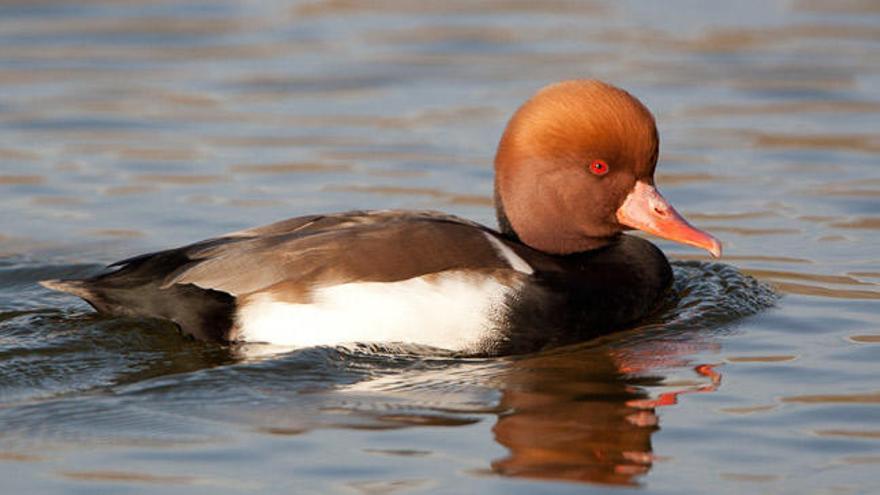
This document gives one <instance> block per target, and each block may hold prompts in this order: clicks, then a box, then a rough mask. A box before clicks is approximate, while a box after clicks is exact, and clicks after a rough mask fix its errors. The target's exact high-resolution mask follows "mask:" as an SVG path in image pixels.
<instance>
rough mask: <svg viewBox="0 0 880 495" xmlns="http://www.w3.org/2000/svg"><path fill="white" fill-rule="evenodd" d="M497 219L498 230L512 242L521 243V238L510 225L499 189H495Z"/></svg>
mask: <svg viewBox="0 0 880 495" xmlns="http://www.w3.org/2000/svg"><path fill="white" fill-rule="evenodd" d="M495 218H496V219H497V220H498V230H499V231H500V232H501V233H502V234H504V237H507V238H508V239H510V240H513V241H517V242H521V241H520V239H519V236H518V235H516V232H515V231H514V230H513V226H512V225H510V220H508V219H507V212H505V211H504V204H502V203H501V195H500V194H499V193H498V187H495Z"/></svg>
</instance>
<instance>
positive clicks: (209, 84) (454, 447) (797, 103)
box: [0, 0, 880, 494]
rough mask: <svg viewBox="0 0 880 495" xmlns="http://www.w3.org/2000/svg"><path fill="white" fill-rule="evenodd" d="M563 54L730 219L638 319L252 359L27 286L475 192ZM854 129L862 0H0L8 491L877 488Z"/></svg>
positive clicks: (868, 94) (668, 167)
mask: <svg viewBox="0 0 880 495" xmlns="http://www.w3.org/2000/svg"><path fill="white" fill-rule="evenodd" d="M572 77H598V78H602V79H606V80H609V81H612V82H615V83H617V84H619V85H622V86H624V87H625V88H627V89H629V90H630V91H631V92H633V93H634V94H636V95H638V96H639V97H640V98H641V99H642V100H643V101H644V102H645V103H646V104H647V105H648V107H650V108H651V109H653V111H654V113H655V115H656V117H657V120H658V123H659V126H660V132H661V140H662V149H661V164H660V168H659V172H658V184H659V186H660V188H661V190H662V191H663V192H664V193H665V194H666V196H667V197H668V198H669V199H670V200H671V201H672V202H673V203H674V204H676V205H677V206H678V208H679V210H680V211H682V212H683V213H685V215H686V216H688V217H689V218H690V219H691V220H692V221H693V222H694V223H696V224H698V225H699V226H701V227H704V228H706V229H707V230H709V231H711V232H713V233H715V234H716V235H718V236H719V237H721V238H722V240H723V241H724V242H725V248H726V256H725V258H724V259H723V260H722V262H723V264H711V263H706V259H705V257H703V255H701V254H700V253H697V252H696V251H694V250H691V249H689V248H685V247H680V246H677V245H672V244H670V243H666V242H659V244H660V245H661V246H662V247H663V248H664V249H665V250H666V251H667V253H669V254H670V256H672V257H674V258H676V259H677V260H679V261H678V262H677V264H676V278H677V281H676V284H677V288H678V291H679V293H680V294H681V299H680V300H679V301H673V302H671V303H670V304H669V305H668V307H667V308H666V310H665V311H664V313H663V314H662V315H661V316H660V317H658V318H657V319H656V320H655V321H652V322H648V323H646V325H645V326H643V327H642V328H639V329H636V330H634V331H632V332H627V333H623V334H620V335H617V336H614V337H612V338H608V339H606V340H604V341H601V342H593V343H589V344H586V345H582V346H577V347H574V348H567V349H560V350H556V351H552V352H546V353H542V354H538V355H531V356H524V357H518V358H508V359H493V360H467V359H456V358H452V357H444V356H442V355H436V353H434V354H429V355H426V354H425V353H424V352H423V351H424V350H422V349H414V348H403V347H399V348H379V347H368V346H350V347H348V348H340V349H304V350H300V351H295V352H290V353H288V354H284V355H280V356H267V357H259V349H252V348H251V349H249V348H244V349H242V348H228V347H223V346H218V345H211V344H205V343H198V342H190V341H185V340H182V339H181V338H179V337H178V336H177V335H176V334H175V333H174V332H173V330H172V329H170V328H169V327H168V326H167V325H163V324H161V323H157V322H149V321H138V320H127V319H108V318H103V317H98V316H96V315H94V314H92V313H91V312H90V311H88V308H87V307H86V305H84V304H83V303H82V302H80V301H78V300H76V299H75V298H72V297H68V296H65V295H60V294H53V293H49V292H48V291H46V290H44V289H42V288H40V287H38V286H36V285H35V281H37V280H40V279H44V278H52V277H58V276H76V275H78V274H84V273H89V272H92V271H94V270H96V269H98V268H99V267H100V266H101V265H102V264H105V263H108V262H111V261H114V260H116V259H119V258H120V257H123V256H127V255H131V254H136V253H140V252H144V251H147V250H150V249H155V248H160V247H167V246H173V245H178V244H182V243H185V242H189V241H194V240H198V239H202V238H205V237H209V236H213V235H217V234H220V233H224V232H227V231H231V230H235V229H239V228H243V227H247V226H252V225H258V224H261V223H266V222H270V221H273V220H277V219H280V218H285V217H289V216H295V215H300V214H305V213H312V212H320V211H337V210H345V209H352V208H389V207H395V208H397V207H400V208H432V209H442V210H446V211H449V212H452V213H456V214H459V215H462V216H465V217H469V218H472V219H475V220H479V221H482V222H486V223H492V222H493V213H492V209H491V200H490V195H491V184H492V170H491V167H490V164H491V159H492V155H493V153H494V147H495V144H496V142H497V139H498V137H499V136H500V133H501V131H502V129H503V126H504V124H505V122H506V119H507V118H508V117H509V115H510V113H511V112H512V111H513V110H514V109H515V108H516V107H517V106H518V105H519V104H520V103H521V102H522V101H523V100H524V99H525V98H527V97H528V96H529V95H530V94H531V93H532V92H533V91H534V90H535V89H536V88H538V87H540V86H542V85H543V84H546V83H549V82H552V81H556V80H560V79H565V78H572ZM878 131H880V4H878V3H877V2H875V1H870V0H865V1H859V0H846V1H834V2H831V1H829V2H822V1H818V0H815V1H814V0H787V1H766V0H765V1H760V2H759V1H743V2H696V1H675V2H618V1H614V2H612V1H608V2H591V3H586V2H567V1H562V0H554V1H548V2H540V3H539V2H530V1H529V2H527V1H517V0H497V1H486V2H466V1H445V2H403V1H394V0H379V1H370V2H355V1H348V0H324V1H316V2H301V3H288V2H281V1H245V0H241V1H212V2H208V1H195V0H185V1H175V2H172V1H146V0H144V1H137V0H128V1H119V2H111V1H100V0H86V1H78V2H59V1H50V0H38V1H30V2H26V1H24V0H21V1H17V2H16V1H2V2H0V491H2V493H89V494H93V493H143V492H161V493H242V492H258V493H336V492H338V493H353V494H358V493H360V494H386V493H395V494H396V493H423V492H427V493H499V494H501V493H503V494H509V493H517V494H533V493H584V492H586V493H590V492H602V493H604V492H606V491H626V492H629V491H630V490H632V489H635V490H636V491H640V492H645V493H670V494H678V493H707V492H713V493H798V494H801V493H820V494H851V493H877V492H880V474H878V472H880V449H878V447H880V382H878V376H880V364H878V362H880V347H878V346H880V304H878V300H880V287H878V284H880V172H878V166H880V163H878V157H880V132H878ZM733 267H736V269H735V268H733ZM737 269H739V270H741V271H737ZM744 274H750V275H752V276H754V277H756V278H757V279H758V280H760V281H761V282H760V283H759V282H755V281H754V280H753V279H751V278H749V277H748V276H746V275H744ZM764 284H767V285H764ZM768 285H769V286H772V287H774V288H775V291H776V292H775V293H774V292H773V291H771V290H769V289H768V288H767V286H768ZM777 294H778V296H777ZM768 306H772V307H769V309H768ZM619 487H624V488H619Z"/></svg>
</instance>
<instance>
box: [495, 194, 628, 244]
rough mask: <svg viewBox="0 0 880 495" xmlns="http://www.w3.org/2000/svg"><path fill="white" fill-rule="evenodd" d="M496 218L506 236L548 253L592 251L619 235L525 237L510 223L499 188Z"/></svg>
mask: <svg viewBox="0 0 880 495" xmlns="http://www.w3.org/2000/svg"><path fill="white" fill-rule="evenodd" d="M495 218H496V219H497V220H498V230H499V231H501V233H502V234H504V236H505V237H507V238H508V239H510V240H513V241H517V242H521V243H523V244H526V245H528V246H529V247H531V248H534V249H537V250H539V251H543V252H545V253H548V254H559V255H566V254H573V253H581V252H584V251H592V250H594V249H600V248H603V247H605V246H607V245H609V244H611V243H612V242H614V239H615V238H616V237H617V235H614V236H611V237H590V236H586V235H583V234H576V235H565V233H563V232H558V233H555V235H554V234H551V233H544V235H537V236H531V237H530V236H525V238H523V236H520V235H519V234H518V233H517V232H516V230H514V228H513V224H512V223H510V219H509V218H508V217H507V212H506V211H505V209H504V204H503V203H502V202H501V197H500V195H499V194H498V189H497V188H496V189H495Z"/></svg>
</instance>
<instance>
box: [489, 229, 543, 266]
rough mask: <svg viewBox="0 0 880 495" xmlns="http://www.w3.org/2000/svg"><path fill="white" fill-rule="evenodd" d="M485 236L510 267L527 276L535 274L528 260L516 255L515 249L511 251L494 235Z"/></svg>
mask: <svg viewBox="0 0 880 495" xmlns="http://www.w3.org/2000/svg"><path fill="white" fill-rule="evenodd" d="M483 235H485V236H486V239H489V242H491V243H492V245H493V246H495V249H496V250H497V251H498V254H500V255H501V256H502V257H503V258H504V260H505V261H507V262H508V263H510V267H511V268H513V269H514V270H516V271H518V272H522V273H525V274H526V275H531V274H533V273H535V270H534V269H533V268H532V266H531V265H529V264H528V263H526V260H524V259H522V258H520V257H519V256H518V255H517V254H516V253H514V252H513V249H510V247H509V246H507V245H506V244H504V243H503V242H501V241H500V240H498V239H497V238H496V237H495V236H494V235H492V234H490V233H488V232H483Z"/></svg>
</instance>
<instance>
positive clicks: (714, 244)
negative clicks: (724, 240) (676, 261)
mask: <svg viewBox="0 0 880 495" xmlns="http://www.w3.org/2000/svg"><path fill="white" fill-rule="evenodd" d="M617 221H618V222H620V223H621V224H622V225H626V226H627V227H632V228H634V229H638V230H641V231H644V232H647V233H649V234H654V235H656V236H658V237H662V238H664V239H669V240H670V241H675V242H680V243H682V244H687V245H689V246H694V247H698V248H702V249H705V250H706V251H709V253H711V254H712V256H714V257H716V258H718V257H720V256H721V243H720V242H718V239H716V238H714V237H712V236H711V235H709V234H708V233H706V232H703V231H702V230H700V229H697V228H695V227H693V226H692V225H691V224H689V223H688V222H687V220H685V219H684V217H682V216H681V215H679V213H678V212H677V211H675V208H673V207H672V205H671V204H669V202H668V201H666V199H665V198H664V197H663V196H661V195H660V192H658V191H657V189H656V188H655V187H654V186H652V185H650V184H647V183H645V182H641V181H640V182H636V185H635V187H633V189H632V191H630V193H629V195H628V196H627V197H626V199H625V200H624V201H623V204H622V205H621V206H620V208H619V209H618V210H617Z"/></svg>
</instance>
